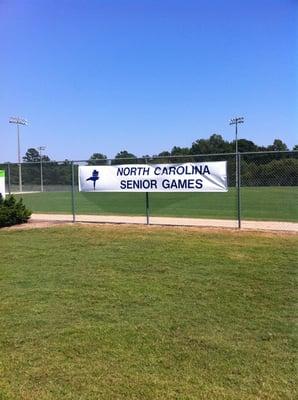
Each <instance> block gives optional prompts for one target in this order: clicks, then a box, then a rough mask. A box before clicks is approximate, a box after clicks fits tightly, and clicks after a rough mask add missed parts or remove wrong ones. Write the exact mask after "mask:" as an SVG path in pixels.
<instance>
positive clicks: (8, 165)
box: [7, 163, 11, 194]
mask: <svg viewBox="0 0 298 400" xmlns="http://www.w3.org/2000/svg"><path fill="white" fill-rule="evenodd" d="M7 175H8V177H7V178H8V182H7V183H8V194H11V182H10V163H7Z"/></svg>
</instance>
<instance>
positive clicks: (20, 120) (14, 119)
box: [9, 117, 28, 192]
mask: <svg viewBox="0 0 298 400" xmlns="http://www.w3.org/2000/svg"><path fill="white" fill-rule="evenodd" d="M9 123H10V124H16V125H17V133H18V164H19V192H22V191H23V188H22V163H21V146H20V128H19V126H20V125H28V121H26V120H25V119H24V118H20V117H11V118H9Z"/></svg>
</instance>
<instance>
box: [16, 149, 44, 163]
mask: <svg viewBox="0 0 298 400" xmlns="http://www.w3.org/2000/svg"><path fill="white" fill-rule="evenodd" d="M42 160H43V161H50V158H49V157H48V156H47V155H45V154H44V155H42ZM23 161H24V162H39V161H40V154H39V152H38V151H37V150H36V149H34V147H30V148H29V149H28V150H27V151H26V154H25V156H24V157H23Z"/></svg>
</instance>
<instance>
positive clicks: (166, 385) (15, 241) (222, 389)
mask: <svg viewBox="0 0 298 400" xmlns="http://www.w3.org/2000/svg"><path fill="white" fill-rule="evenodd" d="M0 249H1V251H0V254H1V263H0V309H1V311H0V399H1V400H4V399H5V400H18V399H22V400H23V399H24V400H25V399H26V400H27V399H30V400H35V399H38V400H48V399H51V400H52V399H72V400H76V399H80V400H84V399H86V400H93V399H94V400H95V399H96V400H98V399H104V400H106V399H112V400H114V399H117V400H122V399H123V400H124V399H125V400H127V399H135V400H139V399H144V400H146V399H152V400H155V399H162V400H168V399H178V400H186V399H188V400H194V399H196V400H197V399H208V400H209V399H212V400H217V399H218V400H222V399H229V400H233V399H235V400H241V399H243V400H244V399H245V400H262V399H264V400H265V399H266V400H268V399H283V400H284V399H294V398H296V397H295V394H296V392H295V383H296V368H295V348H296V349H297V346H296V345H297V331H296V332H295V330H294V317H295V312H296V311H297V308H296V306H295V304H297V303H295V301H297V292H296V291H295V286H296V278H297V274H296V266H297V256H298V254H297V249H298V237H297V235H273V234H261V233H258V234H254V233H243V232H216V231H213V232H208V231H199V230H195V229H178V228H172V229H170V228H156V227H155V228H153V227H152V228H144V227H128V228H127V227H125V226H118V227H112V226H97V227H82V226H79V225H74V226H67V227H62V226H61V227H58V228H48V229H42V230H22V231H13V230H1V232H0ZM295 346H296V347H295Z"/></svg>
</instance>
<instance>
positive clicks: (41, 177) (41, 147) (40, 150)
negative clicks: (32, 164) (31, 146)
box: [37, 146, 46, 192]
mask: <svg viewBox="0 0 298 400" xmlns="http://www.w3.org/2000/svg"><path fill="white" fill-rule="evenodd" d="M37 149H38V151H39V158H40V191H41V192H43V168H42V154H41V152H42V151H43V150H45V149H46V146H39V147H37Z"/></svg>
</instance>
